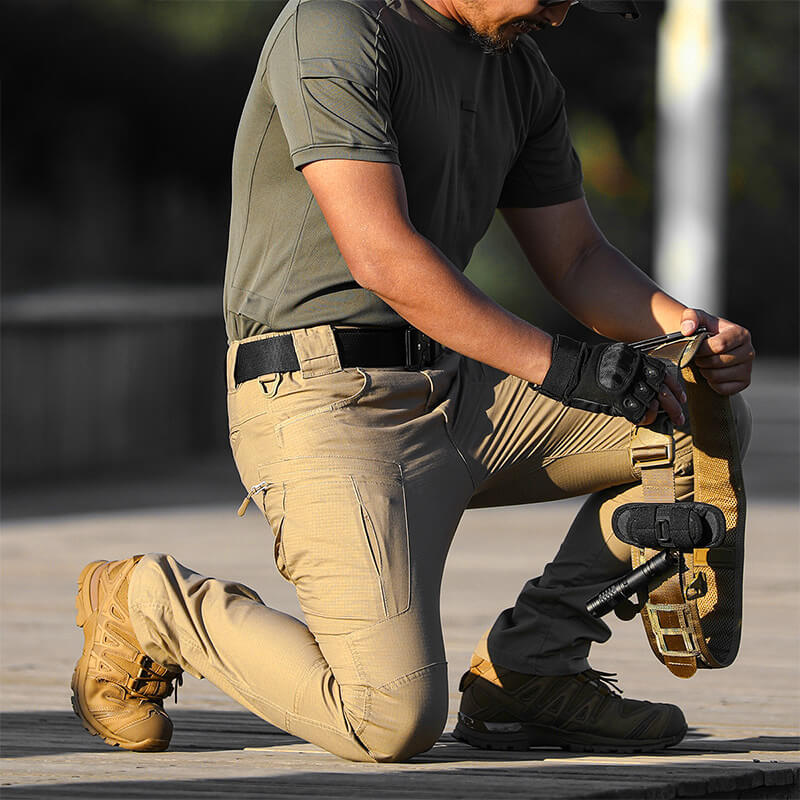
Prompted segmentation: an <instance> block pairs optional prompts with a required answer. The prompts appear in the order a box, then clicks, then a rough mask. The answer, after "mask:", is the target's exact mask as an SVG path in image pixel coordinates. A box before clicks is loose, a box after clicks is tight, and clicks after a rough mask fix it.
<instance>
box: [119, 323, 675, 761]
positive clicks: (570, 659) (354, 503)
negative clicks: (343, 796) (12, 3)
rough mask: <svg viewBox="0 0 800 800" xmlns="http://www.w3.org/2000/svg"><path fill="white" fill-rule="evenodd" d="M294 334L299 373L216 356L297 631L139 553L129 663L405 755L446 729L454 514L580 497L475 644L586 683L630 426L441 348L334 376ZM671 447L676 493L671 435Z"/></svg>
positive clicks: (343, 740)
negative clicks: (429, 355)
mask: <svg viewBox="0 0 800 800" xmlns="http://www.w3.org/2000/svg"><path fill="white" fill-rule="evenodd" d="M267 335H272V334H267ZM292 336H293V338H294V343H295V348H296V350H297V353H298V357H299V361H300V367H301V368H300V370H298V371H297V372H291V373H283V374H270V375H264V376H261V377H260V378H258V379H255V380H251V381H247V382H246V383H243V384H241V385H239V386H236V385H234V383H233V377H232V375H233V365H234V362H235V358H236V351H237V347H238V345H239V343H238V342H234V343H233V344H232V345H231V347H230V350H229V354H228V400H229V418H230V437H231V446H232V448H233V453H234V457H235V459H236V464H237V466H238V469H239V472H240V474H241V477H242V481H243V483H244V485H245V487H247V489H248V490H249V491H252V497H253V501H254V502H256V503H257V504H258V505H260V506H261V507H262V510H263V512H264V514H265V516H266V518H267V520H268V521H269V525H270V527H271V529H272V533H273V535H274V540H275V561H276V564H277V567H278V569H279V570H280V572H281V574H282V575H283V576H284V577H286V578H287V579H288V580H290V581H291V582H292V583H293V584H294V586H295V588H296V590H297V594H298V598H299V600H300V604H301V606H302V609H303V612H304V614H305V623H304V622H300V621H298V620H296V619H294V618H292V617H290V616H287V615H286V614H283V613H281V612H279V611H275V610H273V609H271V608H268V607H267V606H265V605H264V604H263V603H262V602H261V601H260V600H259V598H258V596H257V595H256V594H255V593H254V592H253V591H252V590H250V589H248V588H246V587H244V586H242V585H239V584H235V583H228V582H224V581H220V580H216V579H214V578H210V577H206V576H204V575H198V574H197V573H194V572H192V571H191V570H190V569H188V568H186V567H184V566H182V565H181V564H179V563H177V562H176V561H175V560H174V559H173V558H171V557H170V556H167V555H157V554H156V555H150V556H147V557H146V558H144V559H143V560H142V561H141V562H140V564H139V565H138V566H137V567H136V569H135V570H134V573H133V576H132V580H131V585H130V594H129V599H130V608H131V614H132V620H133V625H134V628H135V632H136V635H137V637H138V639H139V642H140V643H141V645H142V648H143V649H144V650H145V652H146V653H147V654H148V655H149V656H151V657H152V658H154V659H155V660H156V661H158V662H159V663H161V664H165V665H170V666H177V667H180V668H182V669H184V670H186V671H187V672H189V673H190V674H193V675H195V676H202V677H205V678H207V679H208V680H210V681H212V682H213V683H214V684H216V685H217V686H219V687H220V688H221V689H222V690H223V691H224V692H226V693H227V694H229V695H230V696H231V697H233V698H235V699H236V700H237V701H238V702H240V703H241V704H242V705H244V706H246V707H247V708H249V709H250V710H251V711H253V712H254V713H256V714H258V715H259V716H261V717H262V718H264V719H266V720H268V721H269V722H271V723H273V724H274V725H277V726H279V727H281V728H283V729H284V730H286V731H288V732H290V733H292V734H294V735H297V736H299V737H302V738H304V739H307V740H308V741H311V742H313V743H316V744H318V745H320V746H322V747H324V748H326V749H328V750H329V751H331V752H333V753H336V754H337V755H340V756H342V757H344V758H348V759H353V760H357V761H371V760H375V761H393V760H399V759H405V758H408V757H410V756H412V755H414V754H416V753H419V752H422V751H424V750H426V749H428V748H429V747H431V746H432V745H433V743H434V742H435V741H436V739H437V738H438V736H439V735H440V733H441V731H442V729H443V727H444V724H445V720H446V716H447V710H448V709H447V702H448V691H447V675H446V665H445V653H444V646H443V641H442V633H441V623H440V618H439V591H440V586H441V578H442V571H443V567H444V563H445V557H446V555H447V551H448V548H449V546H450V542H451V539H452V536H453V534H454V532H455V530H456V527H457V525H458V522H459V520H460V518H461V515H462V513H463V511H464V509H465V508H467V506H473V507H478V506H496V505H507V504H517V503H531V502H537V501H543V500H554V499H557V498H564V497H570V496H574V495H582V494H589V493H591V496H590V497H589V498H588V500H587V502H586V504H585V505H584V506H583V508H582V510H581V511H580V513H579V514H578V517H577V519H576V520H575V522H574V524H573V525H572V527H571V529H570V531H569V532H568V534H567V536H566V538H565V540H564V543H563V545H562V547H561V549H560V551H559V553H558V555H557V556H556V557H555V559H554V560H553V563H552V564H549V565H548V566H547V567H546V568H545V570H544V573H543V575H542V576H541V577H540V578H536V579H535V580H532V581H529V582H528V583H527V584H526V585H525V587H524V588H523V590H522V593H521V594H520V597H519V599H518V601H517V603H516V605H515V607H514V608H513V609H508V610H507V611H505V612H504V613H503V614H502V615H501V616H500V618H499V619H498V621H497V623H496V624H495V626H494V628H493V629H492V631H491V632H490V634H489V637H488V644H484V645H482V648H483V647H488V650H489V656H490V657H491V659H492V660H493V661H494V662H495V663H498V664H501V665H503V666H507V667H510V668H512V669H516V670H518V671H522V672H529V673H533V674H551V675H552V674H565V673H574V672H579V671H581V670H583V669H586V668H587V666H588V662H587V655H588V651H589V647H590V644H591V642H600V641H605V640H606V639H607V638H608V637H609V635H610V633H609V630H608V628H607V626H606V625H605V624H604V623H603V622H602V621H600V620H596V619H594V618H592V617H591V616H589V615H588V614H587V613H586V612H585V610H584V607H583V606H584V604H585V602H586V600H587V599H588V598H589V597H590V596H591V595H593V594H594V593H595V592H597V591H598V590H599V589H601V588H602V587H604V586H605V585H606V584H607V583H608V582H610V581H611V580H613V579H614V578H616V577H617V576H619V575H621V574H622V573H624V572H625V571H626V570H627V569H629V554H628V547H627V546H626V545H622V544H621V543H620V542H618V541H617V540H616V539H615V537H614V536H613V535H612V533H611V527H610V516H611V513H612V511H613V509H614V507H615V505H616V504H618V503H622V502H628V501H630V500H634V499H636V498H637V497H638V496H639V486H638V484H636V483H634V481H636V480H637V477H638V476H637V475H636V474H635V473H634V471H633V469H632V467H631V460H630V454H629V441H630V437H631V430H632V426H631V425H630V424H629V423H628V422H626V421H625V420H624V419H620V418H611V417H606V416H604V415H598V414H592V413H589V412H586V411H581V410H577V409H568V408H565V407H564V406H562V405H561V404H559V403H557V402H555V401H553V400H551V399H549V398H547V397H543V396H540V395H539V394H538V393H537V392H536V390H535V389H534V388H532V387H531V385H530V384H528V383H526V382H525V381H523V380H520V379H518V378H515V377H510V376H508V375H506V374H504V373H501V372H499V371H497V370H494V369H491V368H489V367H486V366H485V365H482V364H480V363H477V362H475V361H472V360H470V359H466V358H463V357H461V356H459V355H457V354H455V353H452V352H450V351H445V353H444V355H442V356H441V357H440V358H439V359H438V360H437V362H436V363H435V364H434V365H433V366H432V367H431V368H429V369H426V370H424V371H421V372H410V371H406V370H404V369H401V368H398V369H342V368H341V366H340V364H339V358H338V355H337V350H336V346H335V343H334V339H333V335H332V332H331V329H330V328H329V327H328V326H321V327H317V328H311V329H306V330H297V331H293V332H292ZM254 338H265V337H263V336H261V337H254ZM248 341H249V340H248ZM676 449H677V458H676V473H677V485H678V494H679V496H680V497H681V498H682V499H686V498H687V497H689V496H690V492H691V447H690V438H689V436H688V435H686V434H685V433H678V435H677V438H676ZM535 520H536V517H535V514H531V535H532V536H535V535H536V532H535ZM497 537H498V547H502V532H500V533H499V534H497ZM531 566H532V568H533V565H531Z"/></svg>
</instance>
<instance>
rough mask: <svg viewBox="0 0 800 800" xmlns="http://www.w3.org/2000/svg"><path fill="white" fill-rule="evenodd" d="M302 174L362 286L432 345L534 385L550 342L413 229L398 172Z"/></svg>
mask: <svg viewBox="0 0 800 800" xmlns="http://www.w3.org/2000/svg"><path fill="white" fill-rule="evenodd" d="M303 175H304V176H305V178H306V180H307V181H308V184H309V186H310V187H311V190H312V192H313V193H314V196H315V198H316V200H317V202H318V203H319V206H320V208H321V209H322V213H323V214H324V215H325V219H326V221H327V223H328V226H329V227H330V229H331V232H332V233H333V236H334V239H335V240H336V244H337V245H338V247H339V250H340V251H341V253H342V256H343V257H344V260H345V262H346V263H347V266H348V267H349V269H350V271H351V273H352V274H353V277H354V278H355V280H356V281H357V282H358V283H359V284H360V285H361V286H363V287H364V288H366V289H369V290H370V291H372V292H374V293H375V294H376V295H378V297H380V298H381V299H382V300H384V301H385V302H386V303H388V305H390V306H391V307H392V308H393V309H394V310H395V311H396V312H397V313H398V314H399V315H400V316H401V317H403V318H404V319H405V320H407V321H408V322H409V323H410V324H411V325H413V326H414V327H416V328H419V330H421V331H423V332H424V333H426V334H428V335H429V336H430V337H431V338H433V339H435V340H436V341H437V342H440V343H441V344H443V345H445V346H447V347H450V348H451V349H453V350H456V351H457V352H459V353H462V354H463V355H465V356H468V357H470V358H474V359H476V360H478V361H482V362H483V363H485V364H489V365H490V366H493V367H497V368H498V369H501V370H503V371H505V372H509V373H511V374H514V375H517V376H518V377H520V378H523V379H525V380H529V381H532V382H534V383H541V381H542V380H543V378H544V376H545V373H546V372H547V370H548V368H549V366H550V358H551V347H552V339H551V337H550V336H549V334H547V333H545V332H544V331H541V330H539V329H538V328H536V327H534V326H533V325H530V324H528V323H527V322H525V321H523V320H521V319H519V317H516V316H514V315H513V314H512V313H511V312H509V311H507V310H506V309H504V308H502V307H501V306H499V305H498V304H497V303H495V302H494V301H493V300H491V299H490V298H489V297H487V296H486V295H485V294H484V293H483V292H481V291H480V290H479V289H478V288H477V287H476V286H475V285H474V284H473V283H472V282H471V281H469V280H468V279H467V278H465V277H464V275H462V274H461V272H460V271H459V270H458V269H457V268H456V267H455V266H454V265H453V264H452V263H451V262H450V261H448V259H447V258H446V257H445V256H444V254H443V253H441V252H440V251H439V250H438V249H437V248H436V247H435V246H434V245H433V244H432V243H431V242H430V241H428V240H427V239H426V238H425V237H423V236H421V235H420V234H419V233H418V232H417V231H416V230H415V229H414V227H413V225H412V224H411V222H410V220H409V218H408V206H407V202H406V195H405V185H404V182H403V178H402V173H401V172H400V169H399V168H398V167H397V166H395V165H392V164H379V163H371V162H361V161H339V160H328V161H315V162H313V163H311V164H309V165H308V166H306V167H304V168H303Z"/></svg>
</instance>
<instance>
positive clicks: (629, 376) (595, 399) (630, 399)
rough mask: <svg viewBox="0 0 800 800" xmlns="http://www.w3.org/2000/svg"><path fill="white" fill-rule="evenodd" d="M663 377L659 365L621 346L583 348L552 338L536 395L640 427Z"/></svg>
mask: <svg viewBox="0 0 800 800" xmlns="http://www.w3.org/2000/svg"><path fill="white" fill-rule="evenodd" d="M665 376H666V367H665V366H664V363H663V362H661V361H659V360H658V359H656V358H651V357H650V356H646V355H644V354H643V353H640V352H638V351H637V350H634V349H633V348H632V347H629V346H628V345H626V344H622V343H617V344H597V345H588V344H585V343H584V342H577V341H575V339H570V338H569V337H568V336H556V337H555V338H554V339H553V363H552V364H551V366H550V369H549V370H548V371H547V374H546V375H545V377H544V381H542V385H541V386H540V387H539V391H540V392H541V393H542V394H545V395H547V396H548V397H552V398H553V399H554V400H559V401H560V402H562V403H563V404H564V405H565V406H574V407H575V408H582V409H584V410H586V411H594V412H596V413H599V414H609V415H610V416H612V417H625V418H626V419H629V420H630V421H631V422H640V421H641V420H642V418H643V417H644V415H645V413H646V412H647V407H648V406H649V405H650V403H651V401H652V400H653V398H654V397H656V395H657V394H658V392H659V391H660V389H661V387H662V385H663V383H664V378H665Z"/></svg>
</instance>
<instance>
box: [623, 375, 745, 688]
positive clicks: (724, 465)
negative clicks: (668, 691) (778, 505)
mask: <svg viewBox="0 0 800 800" xmlns="http://www.w3.org/2000/svg"><path fill="white" fill-rule="evenodd" d="M682 376H683V380H684V385H685V388H686V394H687V398H688V406H689V417H690V420H691V426H692V442H693V462H694V499H695V501H697V502H704V503H710V504H712V505H715V506H717V507H718V508H719V509H720V510H721V511H722V513H723V515H724V517H725V524H726V533H725V538H724V539H723V542H722V544H721V545H720V546H718V547H715V548H713V549H711V550H709V549H707V548H702V549H696V550H694V551H693V552H692V553H681V554H680V562H679V568H678V569H677V570H676V572H675V573H674V574H673V575H671V576H670V577H668V578H667V579H666V580H665V581H663V583H661V584H660V585H659V586H657V587H653V588H651V591H650V594H649V598H648V601H647V603H646V604H645V605H644V607H643V608H642V612H641V613H642V620H643V622H644V627H645V631H646V633H647V638H648V641H649V643H650V646H651V648H652V650H653V652H654V653H655V655H656V657H657V658H658V659H659V660H660V661H662V662H663V663H664V664H665V665H666V666H667V668H668V669H669V670H670V671H671V672H672V673H673V674H675V675H677V676H678V677H683V678H689V677H691V676H692V675H693V674H694V673H695V671H696V669H697V668H698V667H700V668H707V669H713V668H718V667H726V666H728V665H729V664H731V663H732V662H733V660H734V658H735V657H736V653H737V651H738V648H739V640H740V635H741V620H742V578H743V571H744V570H743V568H744V517H745V496H744V486H743V481H742V472H741V465H740V456H739V446H738V440H737V435H736V425H735V420H734V416H733V411H732V408H731V403H730V400H729V399H728V398H726V397H722V396H721V395H718V394H717V393H716V392H714V391H713V390H712V389H711V388H710V387H709V386H708V384H707V383H706V381H705V379H704V378H703V377H702V376H701V375H700V373H699V371H698V370H696V369H695V368H694V367H693V366H692V365H691V364H688V365H686V366H683V369H682ZM659 437H661V438H662V443H661V444H660V445H659V443H658V439H659ZM659 446H660V447H661V451H662V452H663V453H667V452H668V453H669V456H670V466H669V469H670V471H672V457H671V456H672V450H671V437H670V436H668V435H667V434H659V433H657V432H655V431H650V430H647V429H638V430H637V432H636V435H635V436H634V439H633V442H632V449H631V453H632V458H633V459H634V463H636V464H637V465H638V466H640V467H641V471H642V484H643V499H644V500H645V502H670V499H668V494H669V493H668V491H667V482H666V476H665V474H664V472H663V470H664V469H665V468H666V465H665V464H663V463H659V462H658V455H659V453H658V450H657V448H658V447H659ZM648 456H649V457H650V460H649V462H648V458H647V457H648ZM643 457H644V458H643ZM673 487H674V484H673ZM674 499H675V495H674V488H673V492H672V497H671V501H673V502H674ZM657 552H658V551H656V550H644V549H640V548H632V560H633V566H634V567H636V566H639V565H640V564H641V563H642V562H643V561H646V560H648V559H649V558H652V557H653V556H654V555H656V553H657Z"/></svg>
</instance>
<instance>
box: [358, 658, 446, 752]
mask: <svg viewBox="0 0 800 800" xmlns="http://www.w3.org/2000/svg"><path fill="white" fill-rule="evenodd" d="M368 694H369V698H368V701H367V713H366V721H365V724H364V725H363V726H361V727H362V729H361V730H360V731H359V732H358V736H359V739H360V740H361V742H362V744H363V745H364V746H365V747H366V748H367V749H368V750H369V753H370V755H371V756H372V757H373V758H374V759H375V760H376V761H380V762H390V761H406V760H407V759H409V758H411V757H412V756H415V755H417V754H418V753H423V752H425V751H426V750H430V748H431V747H433V745H434V744H435V743H436V740H437V739H438V738H439V736H440V735H441V733H442V731H443V730H444V726H445V723H446V722H447V703H448V694H447V668H446V665H445V664H436V665H434V666H432V667H428V668H426V669H425V670H422V671H420V672H418V673H416V674H415V675H411V676H408V677H406V678H401V679H400V680H397V681H394V682H393V683H391V684H388V685H386V686H382V687H380V688H377V689H371V690H370V691H369V693H368Z"/></svg>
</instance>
